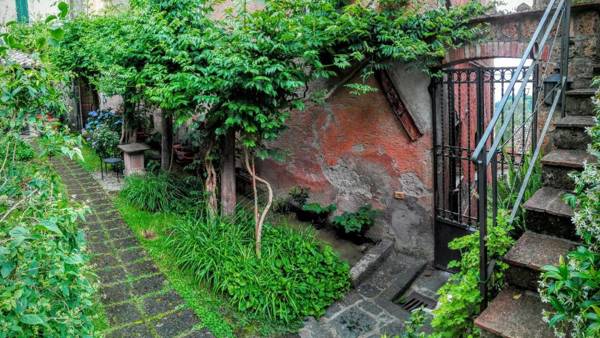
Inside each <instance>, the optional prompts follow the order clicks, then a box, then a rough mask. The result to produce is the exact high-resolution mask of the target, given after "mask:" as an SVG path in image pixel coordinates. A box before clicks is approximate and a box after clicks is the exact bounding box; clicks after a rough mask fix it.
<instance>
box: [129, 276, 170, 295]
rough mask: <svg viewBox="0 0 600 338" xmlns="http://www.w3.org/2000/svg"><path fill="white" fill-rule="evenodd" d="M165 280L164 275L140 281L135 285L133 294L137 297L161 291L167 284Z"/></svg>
mask: <svg viewBox="0 0 600 338" xmlns="http://www.w3.org/2000/svg"><path fill="white" fill-rule="evenodd" d="M165 281H166V280H165V278H164V277H163V276H162V275H158V276H153V277H148V278H143V279H140V280H138V281H136V282H134V283H133V292H134V293H135V294H136V295H139V296H141V295H144V294H147V293H151V292H156V291H160V290H162V289H163V287H164V284H165Z"/></svg>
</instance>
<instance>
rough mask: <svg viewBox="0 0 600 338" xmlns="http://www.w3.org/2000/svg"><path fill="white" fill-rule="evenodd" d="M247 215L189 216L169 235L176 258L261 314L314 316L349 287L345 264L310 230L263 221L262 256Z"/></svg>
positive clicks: (291, 319)
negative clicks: (231, 217)
mask: <svg viewBox="0 0 600 338" xmlns="http://www.w3.org/2000/svg"><path fill="white" fill-rule="evenodd" d="M252 222H253V220H252V217H251V216H250V215H245V214H239V215H238V217H237V221H236V222H235V223H231V222H229V221H226V220H222V219H212V220H211V219H201V220H193V219H190V220H189V221H188V222H183V223H180V224H177V225H176V226H175V227H174V228H173V229H172V233H171V236H170V237H169V240H168V242H169V247H170V248H171V249H172V252H173V254H174V255H175V256H176V257H177V259H176V264H177V265H178V266H180V267H181V268H182V269H184V270H187V271H190V272H191V273H193V274H194V276H195V278H196V279H197V280H198V282H202V283H207V284H208V285H210V287H211V288H213V289H214V290H215V291H217V292H219V293H222V294H225V295H226V296H227V297H228V298H229V299H230V301H231V302H232V303H233V304H234V305H235V306H237V308H238V309H239V310H240V311H245V312H249V313H252V314H254V315H255V316H257V317H258V318H262V319H263V320H264V319H266V320H274V321H281V322H285V323H292V322H298V321H300V320H301V319H303V318H304V317H306V316H316V317H318V316H320V315H322V314H323V313H324V311H325V309H326V308H327V307H328V306H329V305H330V304H331V303H332V302H334V301H335V300H337V299H339V298H340V297H342V296H343V295H344V293H345V292H346V291H347V290H348V288H349V287H350V283H349V281H350V280H349V268H348V265H347V264H346V263H344V262H342V261H341V260H340V259H339V257H338V256H337V255H336V254H335V253H334V251H333V250H332V249H331V248H330V247H329V246H321V245H320V244H319V243H318V242H317V240H316V239H315V238H314V235H313V234H312V233H310V232H298V231H296V230H292V229H289V228H286V227H273V226H266V227H265V229H264V233H263V248H262V250H263V251H262V258H260V259H259V258H257V257H256V255H255V253H254V249H255V248H254V232H253V230H254V227H253V226H252V224H253V223H252Z"/></svg>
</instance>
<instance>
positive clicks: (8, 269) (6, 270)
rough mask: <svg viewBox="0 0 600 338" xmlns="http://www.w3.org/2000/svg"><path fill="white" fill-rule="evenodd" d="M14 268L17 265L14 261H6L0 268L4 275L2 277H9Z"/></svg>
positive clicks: (0, 272) (0, 273)
mask: <svg viewBox="0 0 600 338" xmlns="http://www.w3.org/2000/svg"><path fill="white" fill-rule="evenodd" d="M14 269H15V265H14V264H13V263H10V262H6V263H4V264H2V267H1V268H0V275H2V278H7V277H8V276H9V275H10V273H11V272H12V271H13V270H14Z"/></svg>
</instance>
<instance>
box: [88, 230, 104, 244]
mask: <svg viewBox="0 0 600 338" xmlns="http://www.w3.org/2000/svg"><path fill="white" fill-rule="evenodd" d="M86 240H87V241H88V243H91V242H104V241H106V240H107V237H106V234H105V233H104V231H90V232H88V233H87V234H86Z"/></svg>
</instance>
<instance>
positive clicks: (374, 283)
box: [299, 255, 425, 338]
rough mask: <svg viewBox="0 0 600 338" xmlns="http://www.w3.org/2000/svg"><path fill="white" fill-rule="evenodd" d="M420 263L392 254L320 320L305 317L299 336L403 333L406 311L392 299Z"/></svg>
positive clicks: (370, 337) (372, 337)
mask: <svg viewBox="0 0 600 338" xmlns="http://www.w3.org/2000/svg"><path fill="white" fill-rule="evenodd" d="M424 264H425V263H424V262H423V261H420V260H417V259H414V258H412V257H410V256H405V255H392V256H390V257H388V258H387V259H386V261H385V262H384V263H383V265H382V266H381V267H379V268H378V269H377V271H376V272H374V273H373V274H372V275H371V276H370V277H369V278H367V280H365V281H364V282H363V283H361V284H360V285H359V286H358V287H357V288H356V289H354V290H352V291H350V292H349V293H348V294H347V295H346V296H345V297H344V299H342V300H340V301H338V302H336V303H334V304H332V305H331V306H330V307H329V309H327V312H326V313H325V315H324V316H323V317H322V318H320V319H318V320H317V319H314V318H312V317H311V318H309V319H308V320H306V321H305V323H304V327H303V328H302V329H301V330H300V332H299V335H300V337H301V338H380V337H381V336H382V335H383V334H386V335H388V336H389V337H394V336H397V335H399V334H401V333H402V332H403V326H404V325H403V324H404V322H405V321H406V320H408V319H409V316H410V314H409V313H408V312H407V311H405V310H404V309H402V308H401V307H400V306H399V305H397V304H395V303H394V302H393V299H394V298H395V297H397V296H398V295H399V294H400V292H401V290H404V289H405V288H406V287H407V286H408V285H409V284H410V283H411V281H412V279H413V278H414V277H415V275H417V274H418V272H419V271H421V270H422V269H423V267H424Z"/></svg>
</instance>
